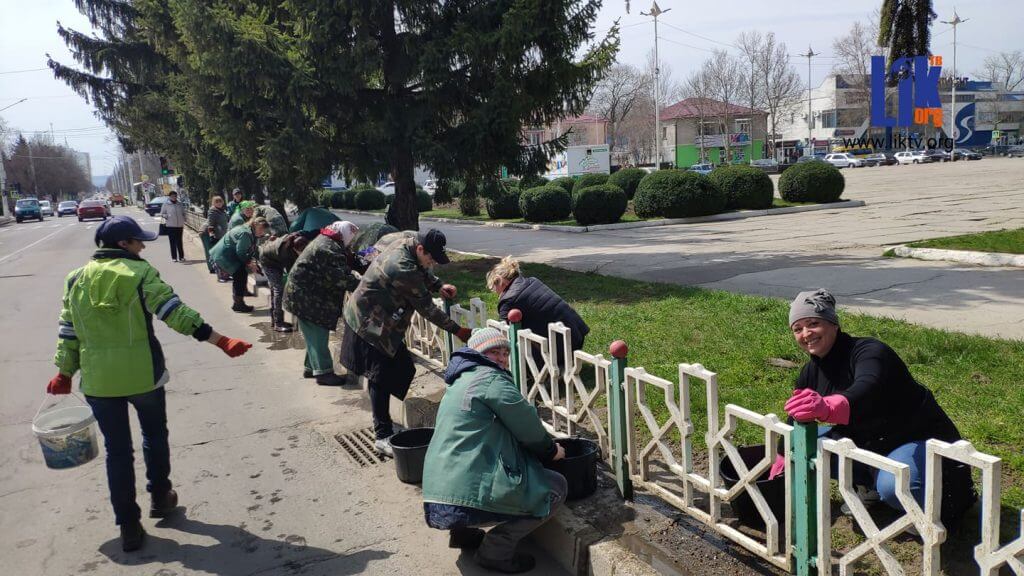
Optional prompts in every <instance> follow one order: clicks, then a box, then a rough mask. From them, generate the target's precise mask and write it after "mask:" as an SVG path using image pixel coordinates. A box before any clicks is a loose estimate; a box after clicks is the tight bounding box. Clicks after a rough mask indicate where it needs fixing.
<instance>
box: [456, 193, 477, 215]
mask: <svg viewBox="0 0 1024 576" xmlns="http://www.w3.org/2000/svg"><path fill="white" fill-rule="evenodd" d="M459 212H461V213H462V215H463V216H479V215H480V199H479V198H477V197H476V196H466V195H465V194H463V195H462V196H459Z"/></svg>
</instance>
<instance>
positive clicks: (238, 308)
mask: <svg viewBox="0 0 1024 576" xmlns="http://www.w3.org/2000/svg"><path fill="white" fill-rule="evenodd" d="M231 310H232V311H234V312H252V311H253V310H255V308H253V307H252V306H249V305H248V304H246V303H245V298H243V297H242V296H235V303H234V304H233V305H232V306H231Z"/></svg>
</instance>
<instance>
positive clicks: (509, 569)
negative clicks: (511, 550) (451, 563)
mask: <svg viewBox="0 0 1024 576" xmlns="http://www.w3.org/2000/svg"><path fill="white" fill-rule="evenodd" d="M473 560H475V561H476V563H477V564H478V565H479V566H480V567H481V568H486V569H487V570H493V571H495V572H501V573H503V574H520V573H522V572H529V571H530V570H533V567H534V566H536V565H537V561H536V560H534V558H533V556H531V555H529V554H527V553H526V552H516V553H515V554H514V555H513V556H512V557H511V558H508V559H506V560H490V559H488V558H487V557H485V556H481V555H480V552H479V551H477V553H476V554H475V555H474V556H473Z"/></svg>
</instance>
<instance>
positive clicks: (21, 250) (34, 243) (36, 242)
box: [0, 228, 65, 262]
mask: <svg viewBox="0 0 1024 576" xmlns="http://www.w3.org/2000/svg"><path fill="white" fill-rule="evenodd" d="M64 230H65V229H64V228H61V229H60V230H56V231H54V232H51V233H49V234H47V235H46V236H43V237H42V238H40V239H39V240H36V241H35V242H33V243H31V244H29V245H28V246H25V247H24V248H19V249H18V250H15V251H14V252H11V253H10V254H8V255H7V256H4V257H3V258H0V262H3V261H4V260H7V259H8V258H10V257H12V256H14V255H16V254H20V253H22V252H24V251H25V250H28V249H29V248H31V247H33V246H35V245H36V244H39V243H40V242H42V241H44V240H49V239H50V238H52V237H54V236H56V235H57V234H60V233H61V232H63V231H64Z"/></svg>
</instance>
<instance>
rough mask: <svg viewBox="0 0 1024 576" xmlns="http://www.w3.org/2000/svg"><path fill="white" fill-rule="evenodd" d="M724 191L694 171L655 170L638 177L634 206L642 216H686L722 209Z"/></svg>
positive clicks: (723, 206) (638, 214)
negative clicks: (640, 178)
mask: <svg viewBox="0 0 1024 576" xmlns="http://www.w3.org/2000/svg"><path fill="white" fill-rule="evenodd" d="M725 206H726V197H725V194H724V193H723V192H722V191H721V190H720V189H719V188H718V186H716V185H715V183H714V182H712V181H711V179H710V178H708V177H707V176H704V175H703V174H698V173H696V172H684V171H682V170H658V171H657V172H652V173H651V174H648V175H647V176H644V179H643V180H641V181H640V184H639V185H638V186H637V190H636V196H635V197H633V210H634V211H636V215H637V216H639V217H641V218H651V217H662V218H688V217H691V216H706V215H708V214H716V213H718V212H721V211H723V210H725Z"/></svg>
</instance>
